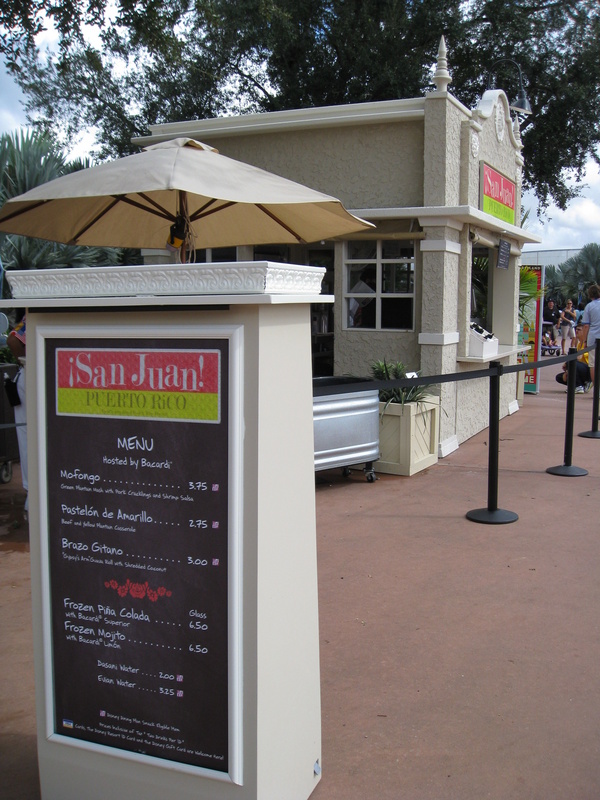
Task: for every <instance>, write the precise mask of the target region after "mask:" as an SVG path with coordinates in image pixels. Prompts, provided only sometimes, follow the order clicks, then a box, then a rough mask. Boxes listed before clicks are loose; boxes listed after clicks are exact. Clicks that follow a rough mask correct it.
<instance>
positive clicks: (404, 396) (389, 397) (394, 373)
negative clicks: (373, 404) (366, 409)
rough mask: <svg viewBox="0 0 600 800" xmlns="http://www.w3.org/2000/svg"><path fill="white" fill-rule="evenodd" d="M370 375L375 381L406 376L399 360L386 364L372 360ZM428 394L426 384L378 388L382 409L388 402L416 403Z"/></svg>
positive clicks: (399, 378) (392, 379)
mask: <svg viewBox="0 0 600 800" xmlns="http://www.w3.org/2000/svg"><path fill="white" fill-rule="evenodd" d="M371 375H372V376H373V378H375V380H376V381H394V380H401V379H402V378H406V367H405V366H404V364H403V363H402V362H401V361H396V363H395V364H394V363H392V364H388V363H387V361H386V360H385V359H384V360H383V361H373V363H372V364H371ZM427 395H428V391H427V386H409V387H408V388H401V387H397V388H391V389H380V390H379V400H380V402H382V403H385V407H384V409H383V410H384V411H385V409H386V408H387V407H388V406H389V404H390V403H400V405H404V404H405V403H418V402H419V401H421V400H423V399H424V398H425V397H426V396H427Z"/></svg>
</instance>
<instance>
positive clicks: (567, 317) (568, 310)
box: [560, 300, 577, 356]
mask: <svg viewBox="0 0 600 800" xmlns="http://www.w3.org/2000/svg"><path fill="white" fill-rule="evenodd" d="M576 319H577V312H576V311H575V310H574V309H573V301H572V300H567V305H566V306H565V308H564V310H563V311H561V312H560V338H561V348H562V354H563V356H564V355H566V353H565V348H566V342H567V339H568V340H569V342H570V344H569V347H575V346H576V344H577V342H576V339H575V320H576Z"/></svg>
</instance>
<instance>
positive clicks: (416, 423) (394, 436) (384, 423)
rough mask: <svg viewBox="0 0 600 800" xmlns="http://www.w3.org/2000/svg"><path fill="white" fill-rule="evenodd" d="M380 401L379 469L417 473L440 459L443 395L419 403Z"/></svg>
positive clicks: (376, 469)
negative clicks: (439, 440)
mask: <svg viewBox="0 0 600 800" xmlns="http://www.w3.org/2000/svg"><path fill="white" fill-rule="evenodd" d="M384 408H385V403H380V404H379V414H380V426H379V449H380V451H381V455H380V458H379V461H376V462H375V464H374V467H375V471H376V472H383V473H387V474H391V475H414V474H415V473H416V472H420V471H421V470H423V469H426V468H427V467H431V466H432V465H433V464H435V463H436V462H437V460H438V439H439V432H440V399H439V397H434V396H433V395H428V396H427V397H425V398H423V400H420V401H419V402H418V403H406V404H405V405H400V404H399V403H390V404H389V405H388V407H387V409H386V410H385V411H384V410H383V409H384Z"/></svg>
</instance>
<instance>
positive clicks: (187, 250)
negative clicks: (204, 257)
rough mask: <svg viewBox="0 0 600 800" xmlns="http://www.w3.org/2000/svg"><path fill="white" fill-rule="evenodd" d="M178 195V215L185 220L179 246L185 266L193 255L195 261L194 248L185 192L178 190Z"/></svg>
mask: <svg viewBox="0 0 600 800" xmlns="http://www.w3.org/2000/svg"><path fill="white" fill-rule="evenodd" d="M178 195H179V212H178V213H179V214H180V215H181V216H182V217H183V219H184V220H185V236H184V238H183V244H182V245H181V250H180V260H181V263H182V264H187V263H188V261H190V260H191V258H190V256H192V255H193V257H194V260H195V259H196V247H195V245H194V240H193V233H192V226H191V223H190V215H189V212H188V206H187V192H184V191H182V190H181V189H180V190H179V192H178Z"/></svg>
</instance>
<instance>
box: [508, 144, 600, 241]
mask: <svg viewBox="0 0 600 800" xmlns="http://www.w3.org/2000/svg"><path fill="white" fill-rule="evenodd" d="M580 186H581V196H580V197H578V198H576V199H575V200H572V201H571V203H569V205H568V207H567V208H566V210H565V211H561V210H560V209H559V208H557V207H556V206H554V205H551V206H550V207H549V208H548V210H547V211H546V214H545V216H544V217H543V218H542V219H541V220H539V219H538V218H537V216H536V213H537V207H538V206H537V202H536V199H535V196H534V195H532V194H531V193H530V192H526V193H525V194H524V195H523V208H524V209H531V210H530V214H529V220H528V224H527V230H528V231H530V232H531V233H535V234H537V235H538V236H541V237H542V243H541V244H537V245H536V244H530V245H526V246H525V247H524V250H525V251H530V250H566V249H579V248H581V247H583V246H584V245H586V244H590V243H591V242H594V243H596V244H600V170H599V169H598V165H597V164H596V163H595V162H594V161H593V160H592V159H589V161H588V163H587V166H586V170H585V175H584V178H583V181H582V184H581V185H580Z"/></svg>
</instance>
